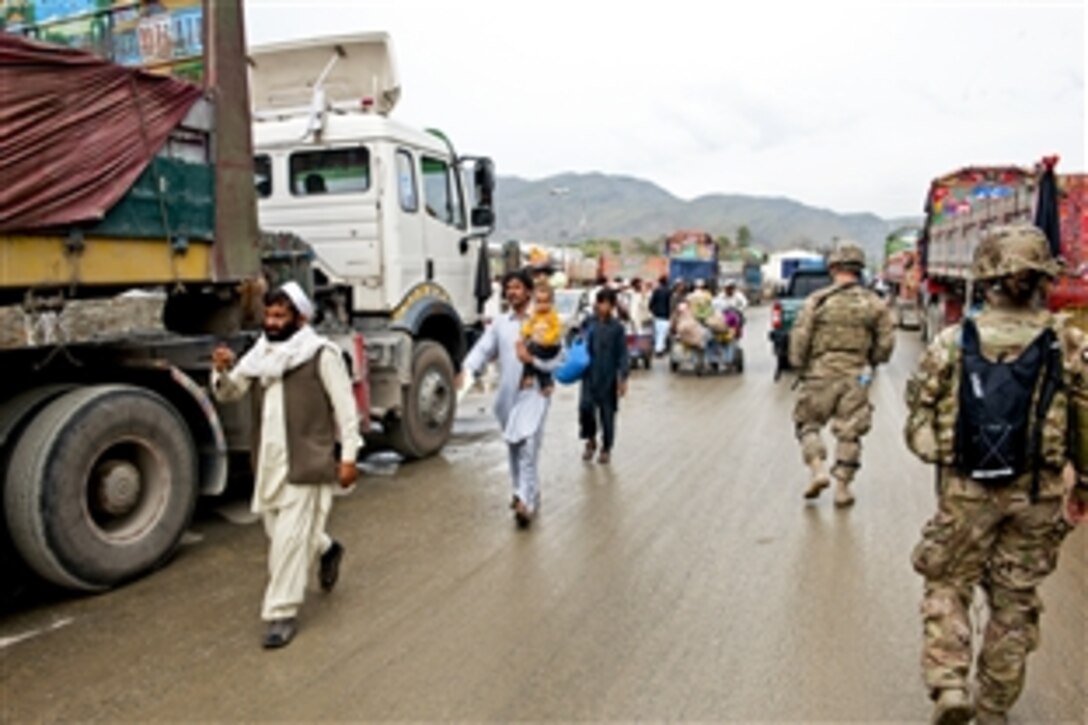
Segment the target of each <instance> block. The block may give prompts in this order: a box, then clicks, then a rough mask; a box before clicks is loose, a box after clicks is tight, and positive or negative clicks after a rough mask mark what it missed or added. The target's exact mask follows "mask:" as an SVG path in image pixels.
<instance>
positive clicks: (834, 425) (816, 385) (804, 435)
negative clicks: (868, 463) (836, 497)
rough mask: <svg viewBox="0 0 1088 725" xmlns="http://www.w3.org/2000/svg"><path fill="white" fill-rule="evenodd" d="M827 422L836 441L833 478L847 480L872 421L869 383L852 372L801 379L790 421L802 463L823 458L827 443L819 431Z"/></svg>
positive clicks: (850, 478)
mask: <svg viewBox="0 0 1088 725" xmlns="http://www.w3.org/2000/svg"><path fill="white" fill-rule="evenodd" d="M828 422H830V423H831V434H832V435H833V436H835V441H836V443H835V465H834V467H833V468H832V470H831V472H832V474H833V475H834V476H835V477H836V478H839V479H842V480H843V481H845V482H846V483H850V482H851V481H853V480H854V475H855V474H856V473H857V471H858V469H859V468H861V438H862V436H864V435H865V434H866V433H868V432H869V429H870V428H871V427H872V423H873V406H872V404H871V403H869V387H868V386H867V385H862V384H861V383H860V382H859V381H858V379H857V378H856V377H854V376H844V377H837V378H821V379H811V380H806V381H804V382H803V383H801V392H800V395H799V396H798V397H797V405H796V407H795V408H794V410H793V423H794V426H795V427H796V431H797V440H798V441H800V443H801V455H802V456H803V457H804V460H805V464H806V465H810V464H812V463H815V462H817V461H826V460H827V447H826V446H825V445H824V441H823V438H822V437H821V435H820V431H821V430H822V429H823V427H824V426H826V425H827V424H828Z"/></svg>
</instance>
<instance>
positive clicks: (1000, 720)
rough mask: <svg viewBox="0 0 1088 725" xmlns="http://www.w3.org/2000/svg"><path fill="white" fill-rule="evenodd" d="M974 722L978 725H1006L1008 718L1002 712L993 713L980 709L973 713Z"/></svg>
mask: <svg viewBox="0 0 1088 725" xmlns="http://www.w3.org/2000/svg"><path fill="white" fill-rule="evenodd" d="M975 722H976V723H977V724H978V725H1008V722H1009V716H1008V715H1006V714H1005V713H1003V712H993V711H992V710H984V709H982V708H981V707H980V708H979V709H978V711H977V712H976V713H975Z"/></svg>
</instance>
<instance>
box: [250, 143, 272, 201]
mask: <svg viewBox="0 0 1088 725" xmlns="http://www.w3.org/2000/svg"><path fill="white" fill-rule="evenodd" d="M253 184H254V186H255V187H256V189H257V198H259V199H267V198H268V197H270V196H272V159H271V157H269V156H268V154H261V155H259V156H256V157H254V159H253Z"/></svg>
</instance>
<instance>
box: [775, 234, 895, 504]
mask: <svg viewBox="0 0 1088 725" xmlns="http://www.w3.org/2000/svg"><path fill="white" fill-rule="evenodd" d="M828 265H829V267H830V268H831V275H832V278H833V279H834V283H833V284H832V285H831V286H829V287H826V288H824V289H822V290H819V291H818V292H815V293H813V294H812V295H811V296H810V297H809V298H808V299H807V300H805V305H804V307H803V308H802V309H801V313H800V314H799V315H798V317H797V322H796V323H795V324H794V327H793V330H791V331H790V364H791V365H793V366H794V367H795V368H798V369H799V370H800V371H801V394H800V396H799V397H798V398H797V407H796V408H795V409H794V413H793V421H794V424H795V426H796V430H797V438H798V440H799V441H800V442H801V452H802V455H803V457H804V460H805V465H807V466H808V467H809V471H810V473H811V480H810V483H809V487H808V489H807V490H806V491H805V498H806V499H815V498H818V497H819V496H820V492H821V491H823V490H824V489H825V488H827V487H828V486H829V485H831V478H830V477H829V476H828V474H827V470H826V463H827V448H826V447H825V446H824V442H823V439H822V438H821V436H820V431H821V429H822V428H823V427H824V426H825V425H827V423H828V422H829V421H830V422H831V432H832V434H833V435H834V436H835V439H836V441H837V444H836V447H835V465H834V466H833V468H832V469H831V474H832V476H834V478H835V483H836V488H835V505H836V506H839V507H846V506H851V505H852V504H853V503H854V496H853V494H852V493H851V492H850V484H851V483H852V482H853V480H854V476H855V475H856V474H857V471H858V468H860V466H861V437H862V436H864V435H865V434H866V433H868V432H869V428H870V426H871V424H872V416H873V408H872V405H871V404H870V403H869V382H870V381H871V380H872V374H871V370H870V368H875V367H876V366H877V365H880V364H882V363H885V362H887V361H888V360H889V359H890V358H891V355H892V349H893V346H894V344H895V332H894V329H893V326H892V317H891V312H890V311H889V309H888V306H887V304H885V303H884V302H883V301H882V300H881V299H880V297H878V296H877V295H876V294H875V293H874V292H872V291H870V290H868V289H866V288H865V287H863V286H862V285H861V283H860V278H861V271H862V270H863V269H864V268H865V253H864V252H862V250H861V249H860V248H859V247H858V246H857V245H854V244H842V245H840V246H839V247H838V248H837V249H836V250H835V251H834V252H832V253H831V255H830V257H829V258H828Z"/></svg>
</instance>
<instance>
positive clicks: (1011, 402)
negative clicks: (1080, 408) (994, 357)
mask: <svg viewBox="0 0 1088 725" xmlns="http://www.w3.org/2000/svg"><path fill="white" fill-rule="evenodd" d="M962 329H963V339H962V343H961V349H962V353H961V355H962V374H961V377H960V390H959V416H958V418H957V420H956V468H957V469H958V470H959V471H960V473H962V474H963V475H965V476H968V477H970V478H972V479H973V480H975V481H978V482H979V483H981V484H983V485H985V486H990V487H994V488H999V487H1001V486H1006V485H1008V484H1010V483H1012V481H1014V480H1015V479H1016V478H1018V477H1019V476H1022V475H1023V474H1025V473H1028V472H1032V473H1033V474H1034V479H1033V481H1032V489H1031V495H1032V498H1033V499H1034V498H1035V497H1037V496H1038V492H1039V469H1040V468H1041V459H1040V454H1041V450H1042V433H1043V424H1044V422H1045V420H1046V416H1047V412H1048V411H1049V410H1050V405H1051V403H1053V402H1054V396H1055V394H1056V393H1057V392H1058V389H1059V387H1060V386H1061V372H1062V358H1061V350H1060V348H1059V345H1058V338H1057V335H1056V334H1055V333H1054V331H1053V330H1051V329H1049V328H1048V329H1046V330H1044V331H1043V332H1042V333H1041V334H1040V335H1039V336H1038V337H1037V338H1035V340H1033V341H1032V343H1031V345H1029V346H1028V347H1027V348H1025V349H1024V351H1023V352H1022V353H1021V354H1020V355H1019V356H1018V357H1017V358H1016V359H1015V360H1010V361H1008V362H991V361H989V360H987V359H986V358H985V357H983V356H982V344H981V341H980V339H979V333H978V328H977V327H976V326H975V323H974V321H973V320H971V319H966V320H964V322H963V327H962ZM1037 391H1038V396H1037V397H1036V392H1037ZM1033 400H1034V401H1035V409H1034V411H1033V410H1032V401H1033Z"/></svg>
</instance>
